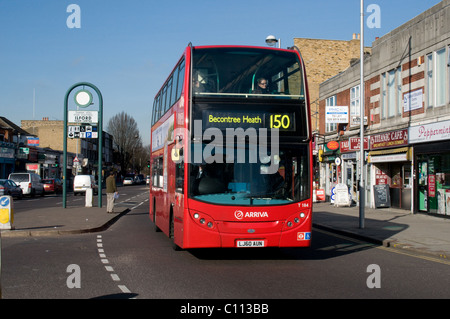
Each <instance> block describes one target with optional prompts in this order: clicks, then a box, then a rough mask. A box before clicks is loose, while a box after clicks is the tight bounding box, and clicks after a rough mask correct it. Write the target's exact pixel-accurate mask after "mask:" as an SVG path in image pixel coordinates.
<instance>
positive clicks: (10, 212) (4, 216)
mask: <svg viewBox="0 0 450 319" xmlns="http://www.w3.org/2000/svg"><path fill="white" fill-rule="evenodd" d="M13 222H14V202H13V198H12V197H11V196H1V197H0V229H12V224H13Z"/></svg>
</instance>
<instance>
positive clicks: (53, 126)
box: [21, 117, 113, 175]
mask: <svg viewBox="0 0 450 319" xmlns="http://www.w3.org/2000/svg"><path fill="white" fill-rule="evenodd" d="M21 126H22V128H23V129H25V130H27V131H29V132H30V133H32V134H35V135H36V136H38V137H39V147H41V148H51V149H53V150H58V151H63V150H64V145H63V143H64V139H63V135H64V121H49V119H48V118H46V117H44V118H43V119H42V120H22V121H21ZM97 143H98V141H97V139H70V138H68V139H67V152H68V156H67V164H68V167H69V168H70V167H72V163H73V160H74V158H75V156H77V157H78V159H79V161H80V162H82V160H83V159H87V164H88V165H87V166H86V168H85V171H86V173H89V174H91V173H92V174H93V175H95V174H96V168H95V167H94V163H97V161H98V152H97ZM112 143H113V138H112V136H111V135H109V134H108V133H106V132H103V161H104V164H105V165H106V166H105V165H104V166H103V167H104V168H105V169H106V168H107V166H111V165H112V162H113V147H112ZM85 163H86V160H85ZM61 164H62V163H61Z"/></svg>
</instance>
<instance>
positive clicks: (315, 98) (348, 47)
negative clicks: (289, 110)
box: [294, 34, 370, 131]
mask: <svg viewBox="0 0 450 319" xmlns="http://www.w3.org/2000/svg"><path fill="white" fill-rule="evenodd" d="M294 46H296V47H297V48H299V49H300V52H301V55H302V58H303V61H304V62H305V68H306V75H307V77H308V90H309V98H310V101H311V115H312V121H311V122H312V131H318V130H319V121H318V119H319V85H320V83H322V82H323V81H325V80H327V79H329V78H331V77H332V76H335V75H337V74H339V73H340V72H342V71H344V70H345V69H347V68H348V67H349V66H350V64H351V63H352V61H354V60H356V59H358V58H359V54H360V39H359V35H357V34H353V37H352V40H349V41H343V40H322V39H308V38H294ZM366 50H367V52H370V48H366Z"/></svg>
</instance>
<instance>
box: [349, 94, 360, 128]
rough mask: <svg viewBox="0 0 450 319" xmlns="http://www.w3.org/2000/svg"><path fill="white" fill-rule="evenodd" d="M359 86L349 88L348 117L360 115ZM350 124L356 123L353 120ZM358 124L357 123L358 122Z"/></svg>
mask: <svg viewBox="0 0 450 319" xmlns="http://www.w3.org/2000/svg"><path fill="white" fill-rule="evenodd" d="M360 99H361V94H360V86H359V85H357V86H354V87H352V88H351V89H350V118H351V119H352V118H354V117H359V116H360V115H359V114H360V110H361V107H360ZM350 123H351V124H353V123H357V122H355V121H352V120H351V121H350ZM358 125H359V124H358Z"/></svg>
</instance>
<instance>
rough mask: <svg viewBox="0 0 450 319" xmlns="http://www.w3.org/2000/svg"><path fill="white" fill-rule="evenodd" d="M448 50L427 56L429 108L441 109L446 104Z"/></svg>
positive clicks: (443, 49) (444, 49) (441, 50)
mask: <svg viewBox="0 0 450 319" xmlns="http://www.w3.org/2000/svg"><path fill="white" fill-rule="evenodd" d="M447 66H448V60H447V55H446V48H445V47H444V48H442V49H440V50H437V51H435V52H432V53H430V54H428V55H427V104H428V107H439V106H443V105H445V103H446V100H447V99H446V95H447V83H446V81H447V79H448V77H447Z"/></svg>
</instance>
